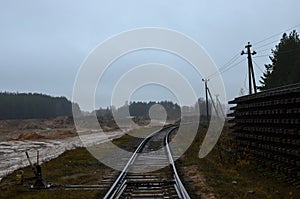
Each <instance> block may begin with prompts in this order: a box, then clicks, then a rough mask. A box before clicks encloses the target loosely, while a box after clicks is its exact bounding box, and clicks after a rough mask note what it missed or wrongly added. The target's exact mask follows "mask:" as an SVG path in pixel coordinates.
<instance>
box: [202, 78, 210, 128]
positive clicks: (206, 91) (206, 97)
mask: <svg viewBox="0 0 300 199" xmlns="http://www.w3.org/2000/svg"><path fill="white" fill-rule="evenodd" d="M202 81H204V83H205V101H206V117H207V125H209V113H208V87H207V82H208V81H209V79H202Z"/></svg>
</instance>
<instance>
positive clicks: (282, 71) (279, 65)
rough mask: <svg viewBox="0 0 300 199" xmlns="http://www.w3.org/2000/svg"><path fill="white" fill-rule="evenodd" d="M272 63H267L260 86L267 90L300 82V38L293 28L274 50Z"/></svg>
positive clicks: (271, 58)
mask: <svg viewBox="0 0 300 199" xmlns="http://www.w3.org/2000/svg"><path fill="white" fill-rule="evenodd" d="M270 60H271V62H272V63H271V64H266V65H265V72H264V73H263V75H262V77H261V80H260V83H261V86H260V87H258V88H259V89H260V90H267V89H270V88H275V87H279V86H284V85H288V84H293V83H299V82H300V40H299V35H298V33H297V32H296V31H295V30H293V31H292V32H291V33H290V34H289V35H287V34H286V33H284V34H283V36H282V38H281V40H280V42H279V44H278V45H276V46H275V49H274V50H272V56H270Z"/></svg>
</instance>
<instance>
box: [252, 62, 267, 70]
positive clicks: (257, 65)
mask: <svg viewBox="0 0 300 199" xmlns="http://www.w3.org/2000/svg"><path fill="white" fill-rule="evenodd" d="M253 62H254V64H255V66H256V67H257V68H258V70H260V72H262V73H264V71H263V70H262V69H261V68H260V67H259V66H258V64H257V63H256V62H255V61H254V60H253Z"/></svg>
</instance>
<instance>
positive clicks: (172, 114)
mask: <svg viewBox="0 0 300 199" xmlns="http://www.w3.org/2000/svg"><path fill="white" fill-rule="evenodd" d="M155 104H158V105H161V106H162V107H164V109H165V112H166V114H167V119H171V120H174V119H179V118H180V117H181V114H182V113H181V111H183V112H184V113H185V115H188V114H190V115H193V114H195V113H196V110H197V109H200V114H201V115H206V103H205V101H204V99H202V98H200V99H198V103H195V105H194V106H183V107H180V106H179V105H178V104H177V103H173V102H171V101H161V102H154V101H150V102H130V103H129V104H125V105H124V106H121V107H119V108H115V107H114V106H111V107H107V108H100V109H98V110H97V111H96V115H97V116H98V117H112V112H114V113H116V115H118V116H119V117H122V115H126V113H125V111H126V110H127V109H129V114H130V116H133V117H141V118H145V119H149V110H150V108H151V107H152V106H153V105H155ZM208 107H209V112H210V111H211V107H212V105H211V103H210V102H209V104H208Z"/></svg>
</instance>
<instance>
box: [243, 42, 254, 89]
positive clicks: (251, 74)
mask: <svg viewBox="0 0 300 199" xmlns="http://www.w3.org/2000/svg"><path fill="white" fill-rule="evenodd" d="M251 47H252V45H251V44H250V42H248V45H246V46H245V48H246V49H247V52H244V51H242V53H241V55H244V54H247V55H248V57H247V58H248V74H249V94H252V85H253V89H254V93H256V92H257V88H256V83H255V75H254V69H253V63H252V57H251V55H255V54H256V52H255V51H253V52H251V49H250V48H251Z"/></svg>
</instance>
